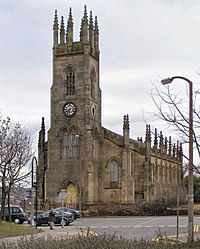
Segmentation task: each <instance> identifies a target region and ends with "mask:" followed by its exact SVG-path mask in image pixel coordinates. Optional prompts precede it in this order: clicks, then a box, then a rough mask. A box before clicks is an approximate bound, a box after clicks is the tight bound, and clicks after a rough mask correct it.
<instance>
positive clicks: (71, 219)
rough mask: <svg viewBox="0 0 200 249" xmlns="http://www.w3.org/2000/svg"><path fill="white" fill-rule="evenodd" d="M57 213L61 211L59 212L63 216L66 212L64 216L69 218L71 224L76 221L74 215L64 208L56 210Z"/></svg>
mask: <svg viewBox="0 0 200 249" xmlns="http://www.w3.org/2000/svg"><path fill="white" fill-rule="evenodd" d="M55 211H59V212H61V214H62V212H64V214H65V215H66V216H67V217H68V218H69V220H70V222H73V221H74V220H75V218H74V215H73V213H72V212H69V211H67V210H64V208H62V207H61V208H60V207H59V208H55Z"/></svg>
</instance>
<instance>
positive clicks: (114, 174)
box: [108, 160, 119, 187]
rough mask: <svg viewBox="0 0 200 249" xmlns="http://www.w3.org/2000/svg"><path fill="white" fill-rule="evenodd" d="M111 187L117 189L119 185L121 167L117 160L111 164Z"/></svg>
mask: <svg viewBox="0 0 200 249" xmlns="http://www.w3.org/2000/svg"><path fill="white" fill-rule="evenodd" d="M108 168H109V176H110V177H109V179H110V187H117V186H118V184H119V165H118V162H117V161H116V160H112V161H111V162H110V163H109V167H108Z"/></svg>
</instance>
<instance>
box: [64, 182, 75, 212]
mask: <svg viewBox="0 0 200 249" xmlns="http://www.w3.org/2000/svg"><path fill="white" fill-rule="evenodd" d="M66 193H67V195H66V207H71V208H76V205H77V189H76V187H75V185H74V184H73V183H70V184H69V185H68V186H67V189H66Z"/></svg>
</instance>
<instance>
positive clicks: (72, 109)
mask: <svg viewBox="0 0 200 249" xmlns="http://www.w3.org/2000/svg"><path fill="white" fill-rule="evenodd" d="M63 112H64V114H65V116H67V117H72V116H73V115H74V114H75V113H76V106H75V104H74V103H72V102H68V103H66V104H65V105H64V107H63Z"/></svg>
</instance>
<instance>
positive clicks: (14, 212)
mask: <svg viewBox="0 0 200 249" xmlns="http://www.w3.org/2000/svg"><path fill="white" fill-rule="evenodd" d="M10 215H11V220H12V222H14V223H15V224H22V223H23V222H25V221H27V220H28V216H27V214H26V213H25V212H24V210H23V209H22V208H21V207H20V206H14V205H11V206H10ZM5 218H6V221H8V220H9V209H8V207H7V206H6V207H5Z"/></svg>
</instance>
